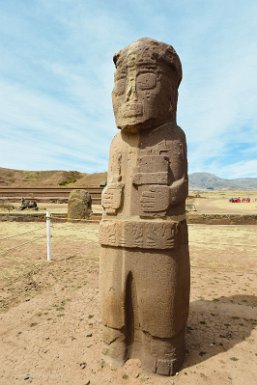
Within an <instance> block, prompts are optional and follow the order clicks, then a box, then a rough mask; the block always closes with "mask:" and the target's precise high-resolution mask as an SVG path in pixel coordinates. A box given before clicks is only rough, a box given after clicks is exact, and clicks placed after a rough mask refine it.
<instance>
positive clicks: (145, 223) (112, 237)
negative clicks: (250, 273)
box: [100, 39, 190, 375]
mask: <svg viewBox="0 0 257 385" xmlns="http://www.w3.org/2000/svg"><path fill="white" fill-rule="evenodd" d="M114 62H115V65H116V73H115V83H114V89H113V94H112V98H113V109H114V115H115V120H116V125H117V127H118V128H119V129H120V130H121V131H120V133H118V134H117V135H116V136H115V137H114V139H113V141H112V144H111V149H110V159H109V169H108V181H107V185H106V187H105V188H104V190H103V193H102V205H103V207H104V214H103V219H102V221H101V224H100V242H101V245H102V249H101V262H100V285H101V293H102V322H103V326H104V333H103V342H104V348H103V354H104V355H105V360H106V359H107V360H109V361H110V362H111V364H113V365H120V364H123V363H124V362H125V361H126V360H128V359H130V358H136V359H140V360H141V362H142V367H143V368H144V369H145V370H147V371H149V372H155V373H158V374H162V375H172V374H174V373H175V372H176V371H177V370H178V369H179V367H180V366H181V364H182V362H183V357H184V352H185V340H184V335H185V327H186V321H187V316H188V305H189V279H190V277H189V274H190V273H189V270H190V269H189V253H188V238H187V224H186V220H185V199H186V196H187V193H188V178H187V155H186V152H187V151H186V139H185V134H184V132H183V130H182V129H181V128H180V127H179V126H178V125H177V123H176V109H177V97H178V86H179V83H180V81H181V78H182V69H181V63H180V60H179V57H178V55H177V54H176V52H175V50H174V49H173V48H172V47H171V46H169V45H167V44H164V43H160V42H156V41H154V40H150V39H140V40H138V41H136V42H135V43H133V44H131V45H130V46H129V47H127V48H125V49H124V50H122V51H120V52H119V53H118V54H117V55H115V56H114Z"/></svg>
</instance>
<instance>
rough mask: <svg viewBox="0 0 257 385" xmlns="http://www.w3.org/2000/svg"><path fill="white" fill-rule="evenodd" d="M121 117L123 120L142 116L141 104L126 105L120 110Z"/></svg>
mask: <svg viewBox="0 0 257 385" xmlns="http://www.w3.org/2000/svg"><path fill="white" fill-rule="evenodd" d="M122 115H123V116H124V118H132V117H135V116H142V115H143V104H142V103H127V104H125V106H124V107H123V108H122Z"/></svg>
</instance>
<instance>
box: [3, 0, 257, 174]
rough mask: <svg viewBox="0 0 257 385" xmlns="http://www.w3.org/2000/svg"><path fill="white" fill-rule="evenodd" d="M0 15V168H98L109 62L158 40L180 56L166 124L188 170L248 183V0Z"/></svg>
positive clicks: (109, 127)
mask: <svg viewBox="0 0 257 385" xmlns="http://www.w3.org/2000/svg"><path fill="white" fill-rule="evenodd" d="M1 7H2V16H0V32H1V33H2V35H3V39H1V41H2V44H0V55H1V57H2V59H3V60H1V63H0V73H1V76H2V79H1V78H0V98H1V102H0V103H1V110H2V111H1V114H0V143H2V146H3V145H4V147H5V150H4V151H3V152H1V154H0V166H6V167H17V165H19V167H18V168H30V169H36V168H38V169H47V168H51V169H56V168H67V169H72V168H73V169H74V168H75V169H78V170H83V171H86V172H88V171H101V170H104V169H106V167H107V158H108V151H109V144H110V141H111V137H112V136H114V134H115V133H116V128H115V123H114V118H113V113H112V106H111V89H112V83H113V72H114V65H113V63H112V55H113V54H114V53H115V52H116V51H117V50H118V49H120V48H122V47H124V46H126V45H127V44H129V43H130V42H131V41H133V40H134V39H136V38H139V37H142V36H150V37H153V38H156V39H159V40H163V41H166V42H170V43H171V44H172V45H174V47H175V49H176V50H177V51H178V53H179V55H180V57H181V59H182V64H183V69H184V79H183V81H182V84H181V88H180V98H179V105H178V123H179V124H180V125H181V126H182V128H183V129H184V130H185V132H186V134H187V140H188V144H189V166H190V168H189V169H190V172H194V171H208V172H213V173H216V174H218V175H221V174H223V175H222V176H224V177H226V176H229V175H230V174H233V175H234V176H237V177H240V176H243V175H246V174H247V175H248V176H256V175H257V172H256V168H255V167H254V165H255V162H256V158H257V156H256V152H255V150H254V145H253V144H254V143H257V114H256V105H257V93H256V83H257V80H256V75H255V72H256V68H257V56H256V53H255V51H256V48H255V47H256V39H257V26H256V20H255V17H256V16H255V15H256V14H257V3H256V2H255V1H254V0H249V1H248V2H247V4H246V3H245V1H242V0H238V1H237V5H236V6H235V4H234V1H232V0H227V1H226V2H224V1H221V0H215V1H214V0H206V1H201V0H195V1H194V2H193V3H192V2H191V1H188V0H181V1H179V2H170V1H168V0H164V1H162V2H161V3H160V2H159V1H155V0H154V1H152V2H149V1H146V0H142V1H140V2H139V1H136V0H129V1H127V2H126V4H125V3H122V2H118V1H114V0H111V1H109V2H105V1H101V0H95V1H92V0H88V1H82V0H78V1H76V2H74V1H73V0H62V1H60V0H59V1H58V0H57V1H54V2H53V1H51V0H41V1H38V2H32V3H31V6H30V7H27V6H25V5H24V3H22V2H18V1H13V2H12V3H8V2H6V3H5V4H3V5H2V6H1ZM14 9H15V12H14ZM14 137H15V138H16V139H17V140H18V143H17V142H16V143H14V139H13V138H14ZM22 148H23V149H24V151H22ZM29 148H30V149H31V150H30V151H29ZM233 149H236V150H235V151H233ZM10 154H12V156H10ZM238 156H239V157H240V158H238ZM244 165H245V166H244Z"/></svg>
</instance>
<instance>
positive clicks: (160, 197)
mask: <svg viewBox="0 0 257 385" xmlns="http://www.w3.org/2000/svg"><path fill="white" fill-rule="evenodd" d="M169 193H170V190H169V187H168V186H149V187H148V189H147V190H144V191H143V192H142V194H141V198H140V203H141V208H142V210H143V211H144V212H145V213H150V212H155V213H158V212H164V211H166V210H167V209H168V207H169V204H170V195H169Z"/></svg>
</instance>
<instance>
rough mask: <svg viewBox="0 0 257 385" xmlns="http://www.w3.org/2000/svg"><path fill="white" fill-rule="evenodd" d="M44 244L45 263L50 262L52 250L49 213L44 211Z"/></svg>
mask: <svg viewBox="0 0 257 385" xmlns="http://www.w3.org/2000/svg"><path fill="white" fill-rule="evenodd" d="M46 242H47V246H46V247H47V261H48V262H51V259H52V250H51V249H52V248H51V213H50V211H46Z"/></svg>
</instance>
